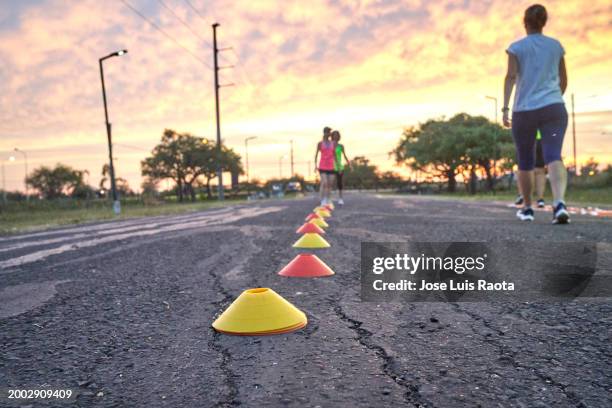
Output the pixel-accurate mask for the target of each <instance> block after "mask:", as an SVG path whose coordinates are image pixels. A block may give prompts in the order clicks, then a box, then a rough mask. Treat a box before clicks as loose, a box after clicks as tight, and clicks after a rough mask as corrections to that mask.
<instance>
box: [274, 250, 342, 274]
mask: <svg viewBox="0 0 612 408" xmlns="http://www.w3.org/2000/svg"><path fill="white" fill-rule="evenodd" d="M278 274H279V275H281V276H289V277H293V278H316V277H320V276H331V275H333V274H334V271H332V270H331V268H330V267H329V266H327V265H326V264H325V262H323V261H322V260H320V259H319V257H318V256H316V255H315V254H299V255H298V256H296V257H295V258H293V260H292V261H291V262H289V263H288V264H287V266H285V267H284V268H283V269H281V271H280V272H279V273H278Z"/></svg>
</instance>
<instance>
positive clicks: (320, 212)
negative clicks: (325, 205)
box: [315, 210, 331, 218]
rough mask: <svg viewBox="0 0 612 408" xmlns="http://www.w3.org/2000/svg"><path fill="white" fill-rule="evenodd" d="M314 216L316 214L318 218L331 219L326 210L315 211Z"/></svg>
mask: <svg viewBox="0 0 612 408" xmlns="http://www.w3.org/2000/svg"><path fill="white" fill-rule="evenodd" d="M315 214H317V215H318V216H319V217H323V218H328V217H331V213H330V212H329V211H327V210H317V211H315Z"/></svg>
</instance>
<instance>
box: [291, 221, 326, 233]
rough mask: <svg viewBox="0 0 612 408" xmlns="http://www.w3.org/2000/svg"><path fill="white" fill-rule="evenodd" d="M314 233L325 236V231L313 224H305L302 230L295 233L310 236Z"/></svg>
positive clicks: (299, 229)
mask: <svg viewBox="0 0 612 408" xmlns="http://www.w3.org/2000/svg"><path fill="white" fill-rule="evenodd" d="M313 232H314V233H316V234H325V231H324V230H323V228H321V227H319V226H318V225H315V224H313V223H311V222H307V223H305V224H304V225H302V226H301V227H300V228H298V229H297V231H295V233H296V234H309V233H313Z"/></svg>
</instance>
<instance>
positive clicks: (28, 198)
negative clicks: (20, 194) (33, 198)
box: [14, 147, 30, 201]
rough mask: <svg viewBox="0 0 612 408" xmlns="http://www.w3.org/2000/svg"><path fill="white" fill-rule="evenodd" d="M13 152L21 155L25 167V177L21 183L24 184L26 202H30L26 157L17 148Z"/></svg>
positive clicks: (24, 153)
mask: <svg viewBox="0 0 612 408" xmlns="http://www.w3.org/2000/svg"><path fill="white" fill-rule="evenodd" d="M14 150H15V151H16V152H19V153H21V154H23V161H24V165H25V176H24V179H23V183H24V184H25V193H26V201H30V195H29V194H28V155H27V154H26V152H25V151H23V150H21V149H19V148H18V147H16V148H15V149H14Z"/></svg>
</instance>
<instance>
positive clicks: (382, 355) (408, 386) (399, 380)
mask: <svg viewBox="0 0 612 408" xmlns="http://www.w3.org/2000/svg"><path fill="white" fill-rule="evenodd" d="M334 312H335V313H336V315H338V317H339V318H340V319H341V320H342V321H345V322H347V323H348V324H349V328H350V329H351V330H354V331H355V332H356V333H357V341H359V343H360V344H361V345H362V346H364V347H365V348H367V349H368V350H371V351H373V352H374V353H375V354H376V356H377V357H378V358H379V359H380V360H382V369H383V372H384V373H385V375H387V376H388V377H389V378H391V379H392V380H393V382H395V383H396V384H397V385H399V386H400V387H402V388H404V389H405V390H406V392H405V393H404V400H406V402H408V403H410V404H412V405H414V406H415V407H423V408H425V407H433V406H434V405H433V404H432V403H431V402H429V401H425V400H424V398H423V396H422V395H421V394H420V391H419V386H418V385H416V384H412V383H410V382H409V381H408V380H407V379H406V378H404V377H403V376H402V374H398V373H397V371H396V369H395V368H394V366H396V362H395V359H394V357H392V356H390V355H389V354H388V353H387V350H385V348H384V347H382V346H380V345H378V344H376V343H374V341H373V340H372V332H370V331H369V330H367V329H364V328H363V327H362V325H363V322H360V321H359V320H355V319H353V318H351V317H349V316H348V315H347V314H346V313H344V311H343V310H342V307H341V306H340V305H339V304H338V305H335V306H334Z"/></svg>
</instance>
